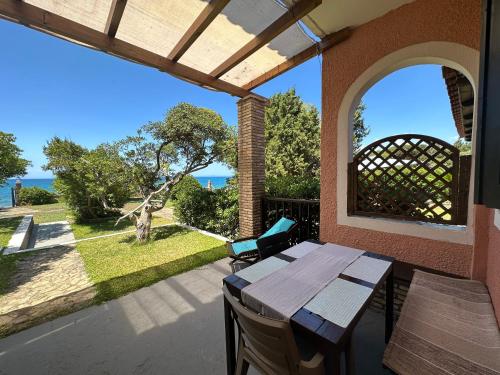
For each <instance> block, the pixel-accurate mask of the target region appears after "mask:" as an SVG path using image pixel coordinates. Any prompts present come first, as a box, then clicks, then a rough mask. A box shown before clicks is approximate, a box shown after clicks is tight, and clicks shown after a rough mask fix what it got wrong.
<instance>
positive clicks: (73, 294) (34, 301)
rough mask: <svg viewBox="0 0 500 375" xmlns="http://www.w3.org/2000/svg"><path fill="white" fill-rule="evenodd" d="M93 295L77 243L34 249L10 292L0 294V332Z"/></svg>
mask: <svg viewBox="0 0 500 375" xmlns="http://www.w3.org/2000/svg"><path fill="white" fill-rule="evenodd" d="M94 295H95V291H94V288H93V286H92V283H91V282H90V280H89V278H88V276H87V273H86V272H85V268H84V265H83V261H82V259H81V257H80V254H79V253H78V251H76V249H75V248H74V246H59V247H55V248H53V249H46V250H40V251H36V252H33V253H31V254H30V255H29V256H26V257H25V258H24V259H22V260H20V261H19V262H18V270H17V272H16V275H15V276H14V277H13V278H12V279H11V280H10V284H9V288H8V291H7V293H6V294H4V295H2V296H0V334H1V333H5V332H9V331H10V330H11V329H12V327H17V328H20V327H24V326H27V325H29V324H30V322H32V321H37V320H38V319H40V318H41V317H43V316H46V315H47V314H49V315H54V314H57V313H58V312H59V311H61V309H71V308H73V307H74V308H76V306H81V304H82V303H83V304H85V303H87V304H88V302H89V301H90V300H91V299H92V298H93V297H94ZM0 361H1V358H0ZM1 367H2V366H0V368H1ZM0 374H1V372H0Z"/></svg>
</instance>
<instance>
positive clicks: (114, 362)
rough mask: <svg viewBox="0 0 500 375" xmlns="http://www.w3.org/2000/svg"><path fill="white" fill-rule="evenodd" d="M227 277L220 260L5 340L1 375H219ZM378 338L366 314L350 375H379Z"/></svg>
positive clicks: (373, 318)
mask: <svg viewBox="0 0 500 375" xmlns="http://www.w3.org/2000/svg"><path fill="white" fill-rule="evenodd" d="M229 272H230V268H229V265H228V261H227V259H223V260H220V261H218V262H216V263H213V264H209V265H207V266H203V267H201V268H198V269H196V270H193V271H190V272H187V273H184V274H181V275H178V276H174V277H171V278H169V279H167V280H164V281H161V282H159V283H156V284H154V285H152V286H150V287H147V288H143V289H140V290H138V291H136V292H133V293H131V294H128V295H126V296H124V297H121V298H119V299H117V300H113V301H110V302H107V303H105V304H102V305H99V306H93V307H90V308H87V309H85V310H81V311H79V312H76V313H73V314H71V315H67V316H65V317H62V318H59V319H56V320H53V321H51V322H48V323H44V324H42V325H39V326H37V327H34V328H31V329H28V330H26V331H23V332H20V333H18V334H15V335H12V336H9V337H7V338H5V339H3V340H0V362H1V363H2V366H1V368H2V371H1V373H2V374H19V373H29V374H40V373H50V374H67V373H72V374H89V373H94V374H95V373H110V374H125V373H127V374H131V373H133V374H142V373H165V374H223V373H224V372H225V348H224V319H223V303H222V295H221V284H222V278H223V277H224V276H225V275H227V274H229ZM383 330H384V324H383V315H382V314H378V313H374V312H372V311H368V313H367V314H366V316H365V317H364V319H363V320H362V321H361V323H360V324H359V326H358V328H357V329H356V333H355V340H356V344H355V347H356V355H357V358H356V359H357V361H356V362H357V372H358V373H360V374H365V373H370V374H376V373H384V370H382V367H381V364H382V353H383V349H384V332H383ZM250 373H253V374H255V372H254V371H252V370H251V371H250Z"/></svg>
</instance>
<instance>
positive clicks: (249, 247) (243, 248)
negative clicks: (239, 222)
mask: <svg viewBox="0 0 500 375" xmlns="http://www.w3.org/2000/svg"><path fill="white" fill-rule="evenodd" d="M231 247H232V249H233V252H234V253H235V254H236V255H240V254H241V253H245V252H247V251H255V250H257V240H247V241H241V242H234V243H232V244H231Z"/></svg>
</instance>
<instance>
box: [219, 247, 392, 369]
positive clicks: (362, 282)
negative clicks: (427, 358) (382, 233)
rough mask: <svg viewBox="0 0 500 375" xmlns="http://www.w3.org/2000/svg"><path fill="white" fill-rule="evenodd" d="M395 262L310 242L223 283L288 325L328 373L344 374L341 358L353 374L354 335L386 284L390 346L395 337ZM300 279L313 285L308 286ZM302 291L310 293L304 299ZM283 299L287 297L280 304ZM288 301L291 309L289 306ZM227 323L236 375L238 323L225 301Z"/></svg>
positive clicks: (229, 352) (229, 363)
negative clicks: (320, 359)
mask: <svg viewBox="0 0 500 375" xmlns="http://www.w3.org/2000/svg"><path fill="white" fill-rule="evenodd" d="M346 254H347V256H346ZM318 261H319V263H318ZM393 262H394V258H392V257H387V256H384V255H380V254H375V253H371V252H367V251H361V250H357V249H352V248H348V247H344V246H340V245H336V244H326V243H322V242H319V241H314V240H308V241H304V242H302V243H300V244H298V245H295V246H293V247H291V248H289V249H288V250H285V251H283V252H281V253H279V254H276V255H275V256H273V257H270V258H267V259H265V260H262V261H260V262H258V263H255V264H253V265H251V266H249V267H247V268H244V269H243V270H240V271H238V272H236V273H234V274H231V275H229V276H227V277H226V278H224V280H223V283H224V285H225V286H226V287H227V289H228V290H229V292H230V293H231V294H232V295H233V296H234V297H236V298H238V299H239V300H240V301H243V304H245V305H246V306H247V308H250V309H251V310H254V311H256V312H258V313H260V314H262V315H263V316H268V317H271V318H278V319H279V318H281V319H285V320H289V322H290V325H291V328H292V330H293V331H294V333H295V334H296V335H299V336H300V337H301V338H302V340H306V341H307V342H308V344H310V345H312V346H313V347H314V349H316V351H318V352H320V353H322V354H323V355H324V357H325V366H326V370H327V373H335V374H339V373H340V368H341V354H342V352H344V353H345V355H346V363H348V364H349V363H350V364H351V365H347V366H346V368H347V370H348V372H354V366H353V365H352V363H353V359H352V355H351V336H352V332H353V330H354V328H355V327H356V324H357V323H358V322H359V320H360V319H361V317H362V315H363V313H364V312H365V311H366V309H367V308H368V306H369V304H370V302H371V300H372V299H373V297H374V296H375V293H376V291H377V290H378V289H379V288H380V287H382V286H383V284H384V282H385V289H386V293H385V298H386V301H385V302H386V303H385V306H386V308H385V342H386V343H387V342H388V341H389V339H390V337H391V334H392V328H393V306H394V280H393ZM297 266H298V267H297ZM311 266H312V267H316V269H317V272H316V269H311V268H310V267H311ZM308 267H309V268H308ZM301 271H304V274H303V275H302V276H301V275H300V273H301ZM301 277H305V278H311V279H313V280H312V281H310V280H309V279H308V280H307V282H305V283H304V282H301V280H300V278H301ZM315 282H317V283H316V285H314V283H315ZM274 283H276V284H274ZM303 284H304V287H303V288H301V286H302V285H303ZM288 286H289V287H288ZM301 289H302V292H304V290H305V291H306V292H305V294H304V293H303V294H304V295H302V296H301V295H300V294H301ZM287 293H288V294H287ZM307 293H309V294H311V293H312V294H313V295H308V294H307ZM283 294H287V295H286V296H285V297H283V298H280V297H281V296H282V295H283ZM277 296H278V297H277ZM304 296H305V297H304ZM267 297H269V298H267ZM304 298H305V299H304ZM288 301H290V305H291V306H287V305H286V303H287V302H288ZM294 304H295V305H294ZM297 304H298V305H297ZM224 319H225V330H226V360H227V373H228V374H229V375H232V374H234V373H235V368H236V339H235V325H234V323H235V322H234V317H233V314H232V311H231V306H230V304H229V302H228V301H227V300H226V298H225V297H224Z"/></svg>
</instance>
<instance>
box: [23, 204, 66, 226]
mask: <svg viewBox="0 0 500 375" xmlns="http://www.w3.org/2000/svg"><path fill="white" fill-rule="evenodd" d="M21 207H22V208H27V209H31V210H33V211H36V212H34V213H33V220H34V221H35V224H42V223H50V222H52V221H64V220H68V219H69V218H71V213H70V212H69V210H68V209H67V208H66V206H65V204H64V203H63V202H56V203H51V204H40V205H37V206H21Z"/></svg>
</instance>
